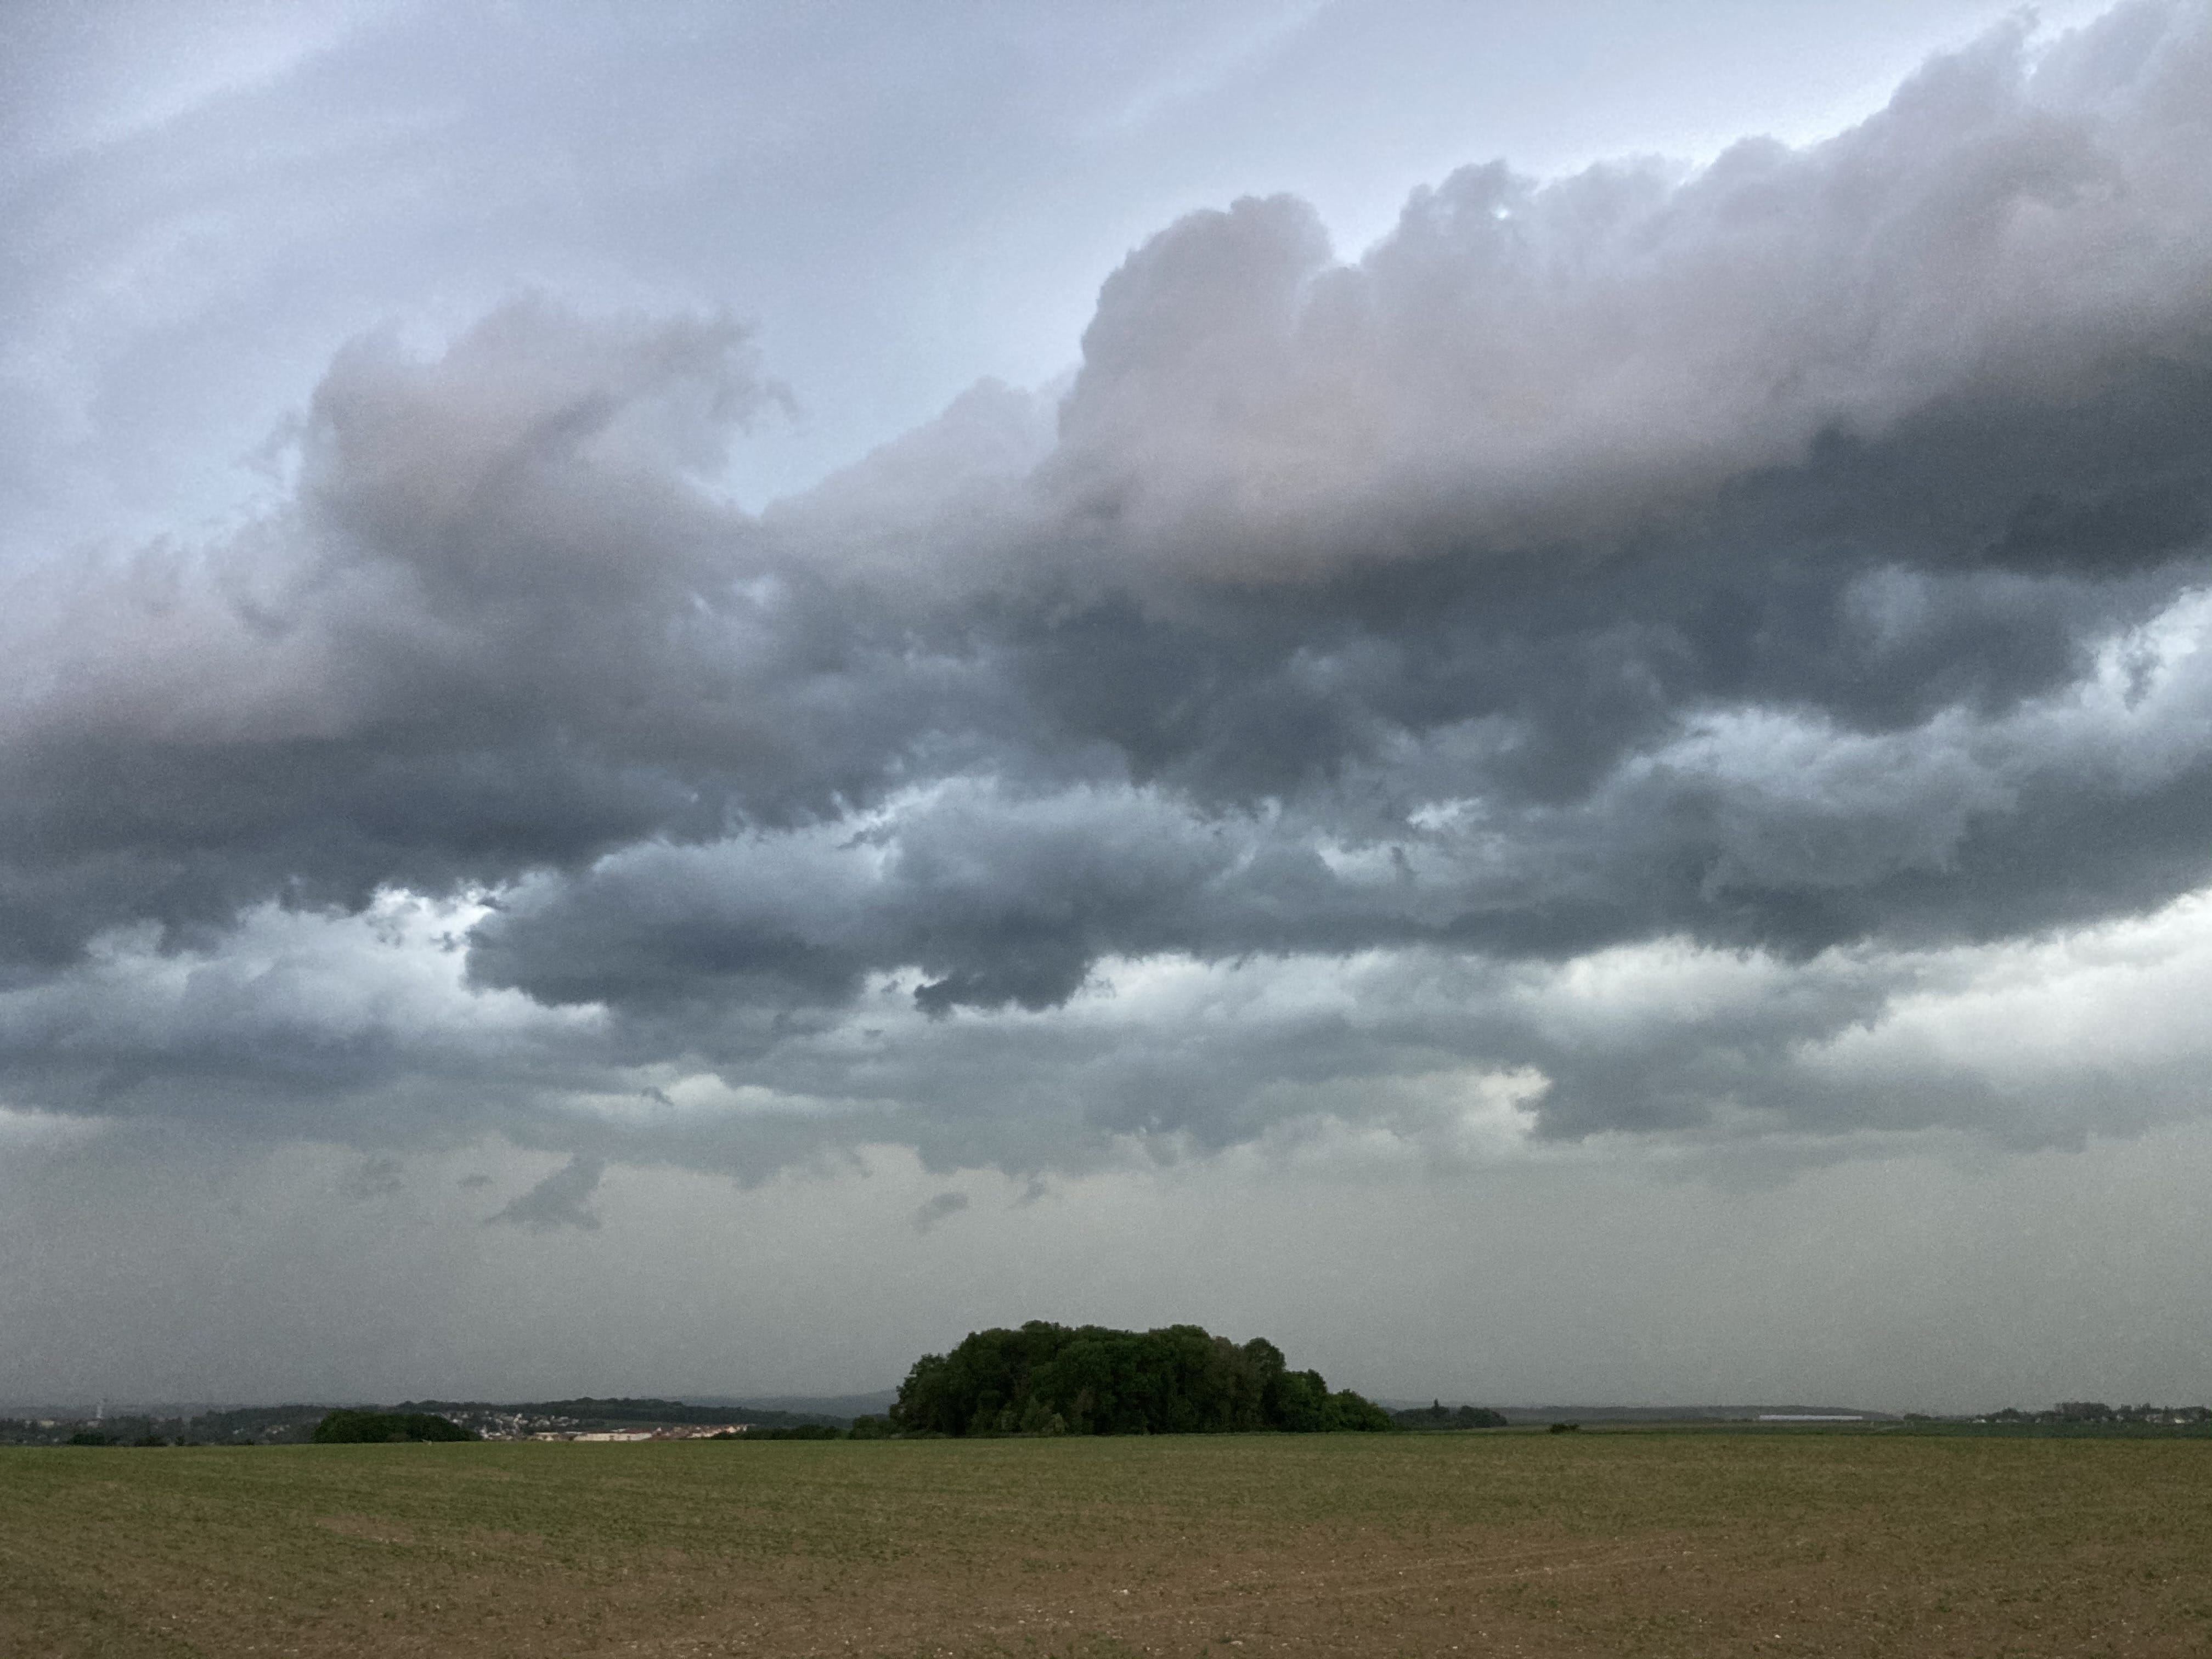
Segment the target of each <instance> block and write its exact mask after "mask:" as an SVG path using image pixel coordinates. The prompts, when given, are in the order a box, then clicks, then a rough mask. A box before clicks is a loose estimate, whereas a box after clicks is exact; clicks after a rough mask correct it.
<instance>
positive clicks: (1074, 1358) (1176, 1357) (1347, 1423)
mask: <svg viewBox="0 0 2212 1659" xmlns="http://www.w3.org/2000/svg"><path fill="white" fill-rule="evenodd" d="M890 1417H891V1423H892V1425H894V1426H895V1427H896V1429H897V1430H898V1431H901V1432H903V1433H907V1434H945V1435H986V1434H1235V1433H1239V1432H1249V1431H1255V1430H1263V1429H1275V1430H1280V1431H1285V1432H1289V1433H1294V1434H1305V1433H1325V1432H1328V1431H1338V1430H1360V1431H1378V1430H1389V1429H1394V1428H1395V1427H1396V1426H1397V1425H1396V1424H1395V1423H1394V1422H1393V1421H1392V1420H1391V1418H1390V1414H1389V1413H1388V1412H1386V1411H1384V1410H1383V1408H1382V1407H1379V1406H1377V1405H1375V1404H1374V1403H1372V1402H1371V1401H1367V1400H1364V1399H1362V1398H1361V1397H1360V1396H1359V1395H1356V1394H1354V1393H1352V1391H1351V1390H1350V1389H1338V1390H1336V1391H1335V1392H1334V1393H1332V1392H1331V1391H1330V1389H1329V1387H1328V1383H1324V1382H1323V1381H1322V1376H1321V1373H1320V1372H1319V1371H1294V1370H1291V1369H1290V1366H1289V1364H1288V1363H1287V1362H1285V1359H1284V1358H1283V1353H1282V1350H1281V1349H1279V1348H1278V1347H1277V1346H1275V1345H1274V1344H1273V1343H1272V1342H1269V1341H1267V1340H1266V1339H1265V1338H1262V1337H1255V1338H1254V1339H1253V1340H1251V1341H1249V1342H1247V1343H1245V1344H1243V1346H1241V1347H1240V1346H1237V1344H1236V1343H1234V1342H1231V1340H1229V1339H1228V1338H1227V1337H1225V1336H1215V1335H1213V1334H1212V1333H1210V1332H1208V1331H1206V1330H1203V1329H1201V1328H1200V1327H1198V1326H1196V1325H1170V1326H1167V1327H1165V1328H1162V1329H1159V1330H1152V1331H1143V1332H1138V1331H1116V1330H1109V1329H1108V1328H1105V1327H1104V1326H1102V1325H1081V1326H1076V1327H1073V1328H1070V1327H1068V1326H1066V1325H1054V1324H1049V1323H1047V1322H1045V1321H1043V1320H1031V1321H1030V1322H1029V1323H1028V1324H1026V1325H1024V1326H1023V1327H1022V1328H1021V1329H1019V1330H1018V1331H1010V1330H1006V1329H994V1330H987V1331H976V1332H974V1333H972V1334H969V1337H968V1338H967V1339H966V1340H964V1341H963V1342H962V1343H961V1344H960V1346H958V1347H957V1348H955V1349H953V1350H952V1352H950V1353H945V1354H925V1355H924V1356H923V1357H922V1358H920V1359H918V1360H916V1361H915V1364H914V1369H913V1370H910V1371H908V1373H907V1378H906V1381H905V1383H902V1385H901V1386H900V1389H899V1393H898V1400H897V1402H896V1404H895V1405H893V1406H892V1407H891V1413H890Z"/></svg>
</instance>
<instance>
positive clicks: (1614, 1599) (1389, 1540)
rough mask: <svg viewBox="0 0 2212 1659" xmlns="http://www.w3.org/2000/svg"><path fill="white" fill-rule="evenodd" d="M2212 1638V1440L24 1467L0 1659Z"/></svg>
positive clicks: (1616, 1439)
mask: <svg viewBox="0 0 2212 1659" xmlns="http://www.w3.org/2000/svg"><path fill="white" fill-rule="evenodd" d="M1135 1653H1165V1654H1182V1655H1194V1654H1200V1653H1205V1654H1212V1655H1217V1656H1223V1659H1225V1656H1229V1655H1231V1654H1234V1655H1238V1656H1240V1659H1241V1656H1243V1655H1255V1654H1263V1653H1285V1654H1292V1653H1295V1654H1360V1655H1396V1654H1423V1655H1427V1654H1452V1653H1459V1654H1468V1655H1477V1654H1525V1655H1532V1656H1556V1655H1585V1654H1587V1655H1614V1654H1622V1655H1684V1656H1699V1659H1704V1656H1726V1655H1737V1654H1745V1655H1748V1654H1754V1653H1756V1654H1838V1655H1846V1654H1847V1655H1898V1656H1912V1659H1923V1656H1940V1655H1962V1656H1964V1655H1998V1654H2022V1655H2027V1654H2049V1655H2067V1656H2075V1655H2084V1654H2116V1655H2166V1654H2205V1653H2212V1443H2208V1442H2204V1441H2123V1440H1967V1439H1942V1438H1933V1437H1924V1438H1923V1437H1904V1436H1887V1435H1854V1434H1770V1435H1757V1434H1689V1433H1606V1434H1597V1433H1587V1432H1586V1433H1584V1434H1582V1435H1563V1436H1551V1435H1532V1434H1522V1433H1504V1434H1476V1435H1440V1436H1395V1437H1388V1438H1385V1437H1366V1436H1332V1437H1287V1436H1276V1437H1237V1438H1220V1439H1213V1438H1194V1439H1176V1440H1169V1439H1159V1440H1150V1441H1146V1440H1084V1441H984V1442H972V1443H963V1442H953V1441H938V1442H920V1443H896V1442H893V1443H886V1442H860V1443H811V1444H810V1443H796V1442H793V1443H768V1444H759V1445H745V1444H743V1443H736V1444H732V1443H697V1442H695V1443H660V1444H645V1445H537V1444H523V1445H460V1446H390V1447H384V1446H377V1447H297V1448H285V1447H267V1448H237V1449H215V1448H208V1449H189V1448H173V1449H160V1450H155V1449H52V1450H46V1449H6V1450H0V1654H4V1655H6V1656H7V1659H141V1656H149V1659H150V1656H162V1659H183V1656H208V1659H231V1656H239V1655H254V1654H268V1655H277V1654H299V1655H307V1656H314V1659H341V1656H369V1655H377V1656H382V1655H403V1654H404V1655H424V1656H437V1659H446V1656H453V1659H475V1656H483V1659H489V1656H517V1655H540V1654H543V1655H562V1656H566V1655H642V1656H663V1655H665V1656H693V1655H697V1656H706V1655H730V1654H745V1655H771V1654H828V1655H896V1656H909V1655H926V1654H927V1655H935V1654H945V1655H1008V1656H1012V1655H1037V1656H1046V1655H1066V1656H1093V1659H1103V1656H1109V1655H1127V1654H1135Z"/></svg>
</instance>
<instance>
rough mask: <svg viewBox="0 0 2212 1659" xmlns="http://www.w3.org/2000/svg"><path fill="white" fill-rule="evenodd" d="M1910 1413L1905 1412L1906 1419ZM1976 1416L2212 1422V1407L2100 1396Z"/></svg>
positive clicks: (2024, 1419) (2081, 1421)
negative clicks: (2110, 1400) (2131, 1402)
mask: <svg viewBox="0 0 2212 1659" xmlns="http://www.w3.org/2000/svg"><path fill="white" fill-rule="evenodd" d="M1912 1415H1913V1414H1912V1413H1906V1416H1907V1419H1908V1420H1910V1419H1911V1417H1912ZM1979 1420H1980V1421H1982V1422H1984V1423H2041V1424H2057V1425H2074V1424H2081V1425H2096V1424H2119V1423H2142V1424H2152V1425H2194V1424H2201V1423H2206V1422H2212V1407H2205V1406H2154V1405H2151V1404H2150V1403H2148V1401H2146V1402H2145V1403H2143V1404H2142V1405H2140V1406H2108V1405H2106V1403H2105V1402H2104V1401H2101V1400H2062V1401H2059V1402H2058V1403H2057V1405H2056V1406H2053V1407H2051V1409H2050V1410H2048V1411H2040V1412H2024V1411H2022V1410H2021V1409H2020V1408H2019V1407H2017V1406H2008V1407H2005V1408H2004V1409H2003V1410H2002V1411H2001V1412H1991V1413H1990V1414H1989V1415H1988V1416H1986V1417H1984V1418H1982V1419H1979Z"/></svg>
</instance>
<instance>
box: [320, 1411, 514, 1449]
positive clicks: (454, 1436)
mask: <svg viewBox="0 0 2212 1659" xmlns="http://www.w3.org/2000/svg"><path fill="white" fill-rule="evenodd" d="M476 1438H477V1434H476V1432H475V1431H473V1430H471V1429H465V1428H463V1427H462V1426H461V1425H459V1424H458V1423H455V1422H452V1421H450V1420H448V1419H446V1418H442V1417H438V1416H435V1415H434V1414H432V1413H429V1412H352V1411H337V1412H331V1413H328V1414H327V1415H326V1416H325V1418H324V1419H323V1420H322V1421H321V1422H319V1423H318V1424H316V1425H315V1435H314V1442H315V1444H317V1445H319V1446H340V1445H346V1446H349V1445H362V1444H364V1443H380V1442H384V1441H392V1440H474V1439H476Z"/></svg>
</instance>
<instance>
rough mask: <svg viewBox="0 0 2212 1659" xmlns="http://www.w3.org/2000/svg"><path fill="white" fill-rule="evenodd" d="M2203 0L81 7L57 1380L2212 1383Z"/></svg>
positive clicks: (16, 763) (26, 443)
mask: <svg viewBox="0 0 2212 1659" xmlns="http://www.w3.org/2000/svg"><path fill="white" fill-rule="evenodd" d="M2206 155H2212V14H2208V11H2207V9H2205V8H2204V7H2203V6H2201V5H2191V4H2185V3H2179V0H2174V3H2166V0H2138V3H2129V4H2124V5H2122V6H2120V7H2119V8H2118V9H2114V10H2112V11H2109V12H2100V10H2099V9H2097V8H2096V7H2094V6H2093V5H2085V6H2075V7H2067V6H2054V7H2051V8H2047V9H2045V11H2044V12H2043V13H2042V15H2041V16H2040V18H2039V19H2038V18H2033V17H2030V16H2027V15H2025V14H2021V13H2018V12H2015V11H2014V10H2012V9H2009V8H2008V7H2006V6H2004V5H2002V4H1997V5H1991V4H1982V3H1970V0H1944V3H1928V0H1914V3H1910V4H1908V3H1903V0H1899V3H1888V0H1852V3H1849V4H1844V3H1836V4H1826V3H1820V4H1802V5H1795V6H1791V7H1787V8H1784V7H1776V6H1772V5H1768V4H1753V3H1748V0H1746V3H1741V4H1739V3H1733V0H1710V3H1701V4H1698V5H1682V4H1675V3H1666V4H1662V3H1659V0H1583V3H1577V4H1559V3H1553V4H1547V5H1544V6H1541V7H1538V6H1534V5H1530V6H1525V7H1524V6H1520V5H1508V4H1488V5H1485V4H1474V3H1463V4H1446V3H1433V4H1426V3H1418V0H1407V3H1403V4H1395V3H1376V4H1367V5H1363V4H1355V3H1349V0H1342V3H1335V4H1322V3H1310V0H1308V3H1295V4H1293V3H1280V0H1231V3H1223V4H1219V5H1216V6H1212V7H1209V8H1191V7H1185V6H1179V5H1165V4H1163V5H1158V6H1150V5H1127V6H1110V7H1037V6H1032V5H1026V4H1021V5H1017V4H1006V5H986V4H970V5H943V6H933V7H916V6H911V5H905V4H890V3H885V4H881V5H870V4H857V3H856V4H841V5H822V6H805V7H797V6H783V5H773V6H771V5H762V6H752V7H748V6H741V5H739V6H732V5H725V4H715V5H706V4H702V5H699V6H696V7H687V6H684V5H681V4H669V5H665V6H657V7H653V8H648V9H635V8H617V7H611V6H583V5H577V6H561V5H532V6H528V7H523V6H509V5H495V4H483V5H474V6H471V5H459V6H455V5H442V4H441V5H436V6H431V5H411V4H404V3H387V4H378V3H360V4H344V3H331V4H321V5H315V4H306V5H300V4H288V5H262V4H242V3H241V4H222V3H213V0H209V3H201V4H197V5H193V6H185V7H178V6H173V5H154V4H147V5H143V6H140V5H131V4H126V3H121V0H118V3H114V4H109V5H100V4H76V5H60V4H54V5H41V4H35V3H33V4H28V5H18V6H15V7H14V8H12V9H10V10H9V15H8V17H7V20H6V21H5V23H4V24H0V222H4V223H6V224H7V225H8V226H9V234H8V235H7V237H6V238H5V242H4V250H0V394H4V395H0V584H4V590H5V604H4V605H0V1400H7V1401H19V1402H21V1401H58V1402H65V1401H87V1400H91V1399H94V1398H97V1397H100V1396H103V1395H104V1396H106V1397H108V1398H111V1399H114V1400H118V1401H121V1400H132V1399H140V1400H156V1399H158V1400H208V1401H216V1400H223V1401H250V1400H275V1399H280V1398H296V1397H302V1396H305V1397H309V1398H315V1399H326V1400H343V1399H392V1398H398V1397H400V1396H402V1395H417V1396H420V1395H449V1396H450V1395H475V1396H490V1397H508V1398H517V1397H528V1396H533V1395H534V1396H541V1397H542V1396H549V1395H565V1394H574V1393H594V1394H614V1393H645V1392H653V1393H666V1394H681V1393H691V1394H708V1393H712V1394H737V1395H743V1394H745V1393H749V1392H779V1393H790V1392H816V1393H833V1392H845V1391H852V1390H860V1389H871V1388H877V1387H883V1386H888V1385H890V1384H891V1383H895V1382H896V1380H897V1378H898V1377H899V1376H900V1375H901V1374H902V1372H903V1370H904V1369H905V1366H906V1364H908V1361H909V1360H910V1359H911V1358H913V1357H914V1356H915V1354H917V1353H919V1352H922V1351H924V1350H925V1349H937V1348H942V1347H944V1346H946V1345H948V1344H950V1343H951V1342H953V1341H956V1340H958V1338H959V1337H960V1336H961V1335H962V1334H963V1333H964V1332H966V1331H967V1330H969V1329H970V1328H974V1327H975V1326H978V1325H981V1324H986V1323H1011V1322H1018V1321H1020V1320H1022V1319H1024V1318H1034V1317H1044V1318H1054V1319H1060V1320H1063V1321H1068V1322H1080V1321H1088V1320H1096V1321H1101V1322H1111V1323H1117V1324H1128V1325H1136V1326H1147V1325H1153V1324H1160V1323H1166V1322H1171V1321H1177V1320H1194V1321H1197V1322H1203V1323H1206V1324H1207V1325H1209V1326H1211V1327H1212V1328H1216V1329H1218V1330H1222V1331H1225V1332H1226V1333H1228V1334H1232V1335H1235V1336H1237V1337H1239V1338H1240V1339H1241V1338H1243V1337H1246V1336H1250V1335H1256V1334H1265V1335H1267V1336H1269V1337H1271V1338H1273V1340H1276V1341H1278V1342H1279V1343H1280V1344H1281V1345H1282V1346H1284V1347H1285V1349H1286V1350H1287V1351H1288V1352H1290V1354H1291V1358H1292V1359H1293V1360H1294V1362H1297V1363H1302V1364H1317V1365H1319V1366H1320V1367H1321V1368H1322V1369H1323V1370H1325V1371H1326V1372H1327V1373H1328V1376H1329V1377H1330V1378H1331V1380H1332V1382H1334V1383H1348V1384H1351V1385H1352V1386H1356V1387H1359V1388H1362V1389H1366V1390H1369V1391H1370V1392H1374V1393H1378V1394H1381V1395H1386V1396H1401V1395H1402V1396H1417V1397H1422V1398H1425V1397H1429V1396H1431V1395H1441V1396H1443V1397H1444V1398H1446V1399H1468V1400H1478V1401H1493V1402H1511V1401H1537V1400H1548V1401H1739V1402H1741V1401H1766V1402H1782V1401H1798V1402H1807V1403H1840V1404H1857V1405H1864V1406H1872V1407H1889V1408H1895V1409H1908V1408H1920V1409H1936V1410H1951V1409H1967V1408H1974V1407H1993V1406H1996V1405H2001V1404H2005V1403H2021V1404H2028V1405H2034V1404H2041V1403H2045V1402H2048V1401H2051V1400H2055V1399H2057V1398H2060V1397H2067V1398H2082V1397H2101V1398H2106V1399H2115V1400H2118V1399H2124V1400H2129V1401H2136V1400H2142V1399H2155V1400H2161V1401H2164V1400H2172V1401H2182V1400H2188V1401H2201V1400H2203V1399H2205V1398H2207V1397H2208V1395H2212V1380H2208V1379H2212V1271H2208V1269H2212V1231H2208V1225H2207V1221H2206V1218H2205V1212H2204V1203H2203V1194H2205V1192H2206V1191H2207V1190H2208V1189H2212V1101H2208V1097H2207V1090H2206V1085H2205V1083H2204V1079H2205V1078H2206V1076H2207V1075H2208V1061H2212V1020H2208V1019H2207V1018H2206V1017H2205V1013H2204V1010H2205V1009H2206V1007H2207V1006H2208V1000H2212V170H2208V169H2206V168H2205V167H2204V166H2203V158H2204V156H2206Z"/></svg>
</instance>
